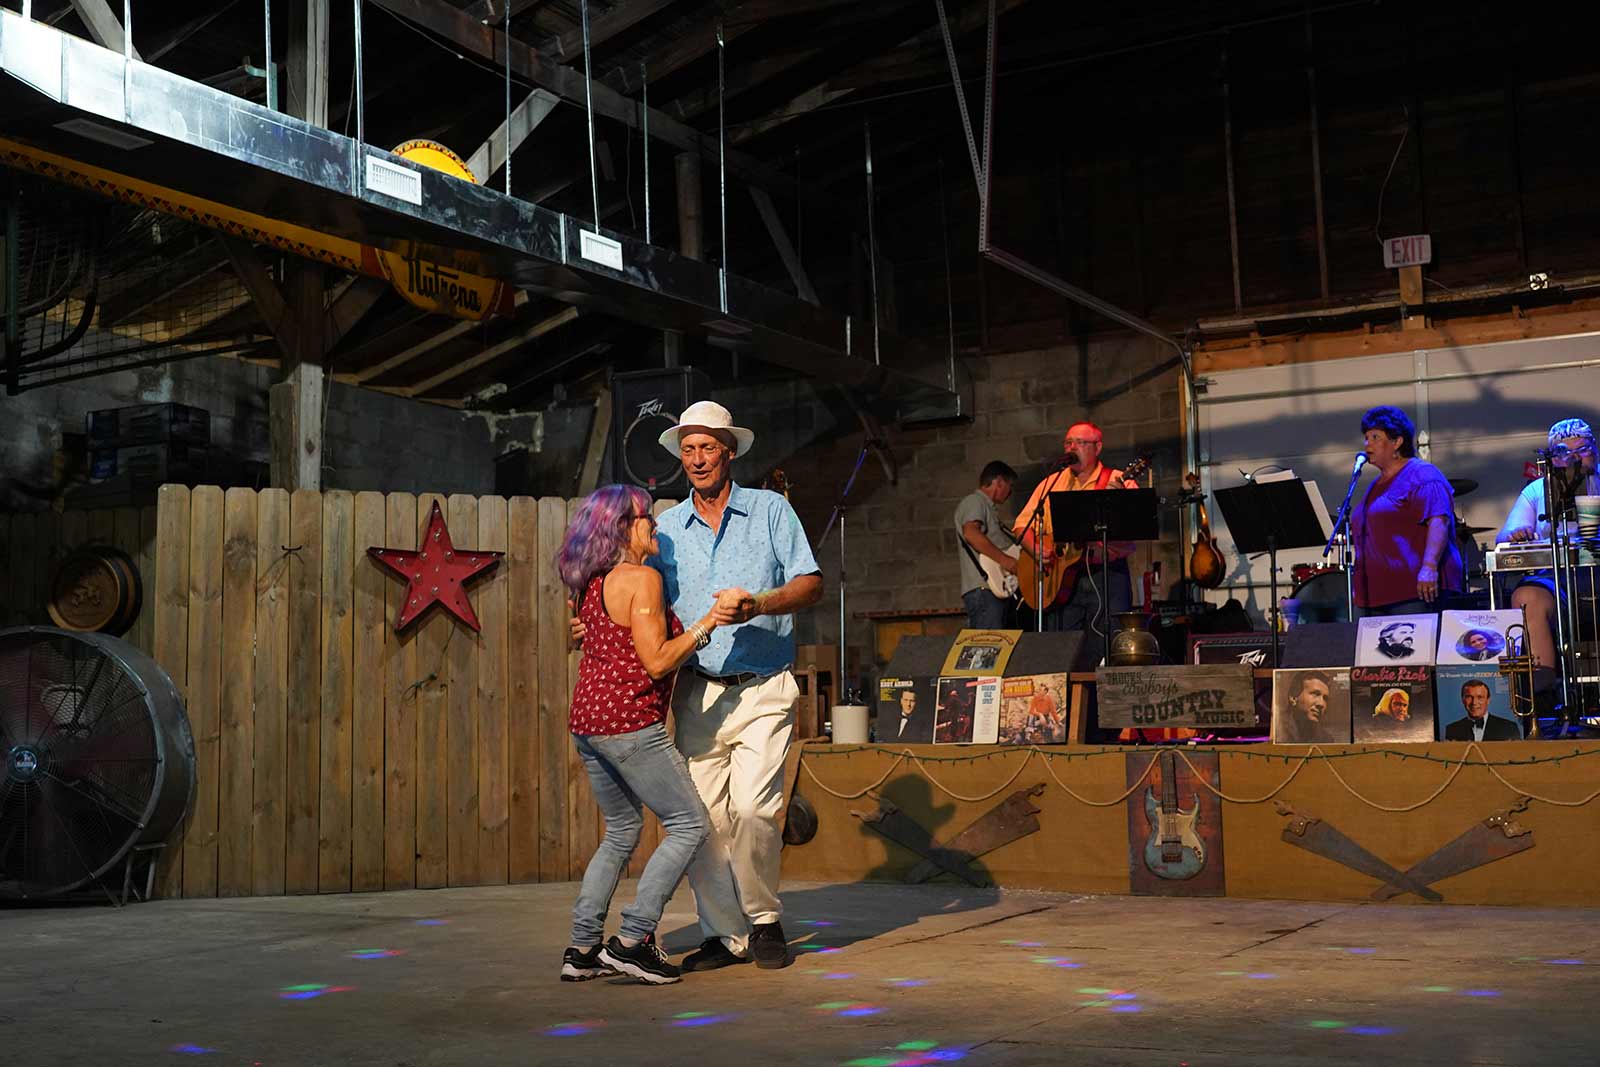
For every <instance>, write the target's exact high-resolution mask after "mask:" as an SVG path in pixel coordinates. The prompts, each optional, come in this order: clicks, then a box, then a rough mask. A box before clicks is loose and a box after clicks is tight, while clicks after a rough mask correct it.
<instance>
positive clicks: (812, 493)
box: [789, 337, 1183, 681]
mask: <svg viewBox="0 0 1600 1067" xmlns="http://www.w3.org/2000/svg"><path fill="white" fill-rule="evenodd" d="M1083 357H1086V358H1087V360H1088V365H1089V368H1090V373H1089V376H1088V390H1087V391H1086V392H1085V391H1083V390H1081V388H1080V359H1081V358H1083ZM1172 358H1173V353H1172V351H1171V350H1170V349H1165V348H1162V347H1161V346H1159V345H1157V344H1156V343H1154V342H1152V341H1147V340H1145V339H1143V338H1131V337H1118V338H1107V339H1103V340H1096V341H1094V342H1092V343H1090V344H1089V345H1088V348H1087V351H1086V352H1085V351H1084V350H1082V349H1080V348H1079V347H1078V346H1077V345H1070V344H1069V345H1063V346H1060V347H1052V348H1045V349H1036V350H1030V351H1022V352H1010V353H1003V354H996V355H989V356H985V357H981V358H977V359H973V360H971V361H969V366H970V367H971V369H972V372H973V376H974V378H975V399H976V404H975V408H976V414H975V416H974V418H973V419H972V421H971V422H970V423H967V424H960V425H955V426H946V427H939V428H930V429H911V430H891V431H890V433H889V436H890V451H891V452H892V454H893V456H894V459H895V461H896V464H897V467H898V477H897V479H896V481H895V483H894V484H891V483H890V481H889V479H888V477H887V475H886V473H885V470H884V468H883V465H882V464H881V463H880V462H879V461H878V459H877V458H876V457H875V456H872V455H869V456H868V458H867V460H866V462H865V464H864V465H863V467H862V470H861V476H860V477H859V478H858V479H857V483H856V488H855V490H854V492H853V493H852V494H851V498H850V500H849V502H848V511H847V513H846V527H845V528H846V538H847V540H846V561H845V562H846V567H847V577H848V579H849V586H848V596H847V608H848V612H849V615H850V616H851V617H850V618H849V619H848V620H847V625H848V629H849V633H848V641H847V644H848V645H849V647H850V649H851V661H852V663H853V664H855V665H856V666H855V667H854V668H853V669H852V673H854V674H856V675H857V676H859V674H860V668H861V665H866V666H868V667H870V665H871V664H872V662H873V656H872V642H873V627H872V623H871V622H870V621H868V620H865V619H858V618H855V617H854V616H855V614H856V613H857V612H866V611H885V610H895V611H908V610H918V609H926V608H958V607H960V604H961V590H960V588H959V586H960V580H959V574H958V570H957V553H958V552H959V551H960V547H959V546H958V544H957V540H956V531H955V527H954V522H953V519H954V513H955V507H956V503H957V502H958V501H959V500H960V499H961V497H963V496H964V495H966V494H967V493H968V492H970V491H971V490H972V489H973V488H975V487H976V485H977V480H978V472H979V471H980V470H981V469H982V468H983V465H984V464H985V463H987V462H988V461H990V460H992V459H999V460H1004V461H1005V462H1007V463H1009V464H1011V466H1012V467H1014V468H1016V470H1017V472H1018V474H1019V476H1020V481H1019V483H1018V485H1017V488H1016V491H1015V493H1014V494H1013V496H1012V499H1011V500H1010V501H1009V502H1008V503H1007V504H1006V505H1005V506H1003V507H1002V508H1001V512H1002V518H1004V519H1006V520H1008V521H1009V520H1010V519H1011V518H1012V517H1014V516H1015V514H1016V512H1017V509H1018V508H1020V507H1021V506H1022V505H1023V504H1024V503H1025V502H1026V500H1027V494H1028V492H1029V491H1031V489H1032V488H1033V486H1034V485H1035V484H1037V482H1038V480H1039V479H1040V477H1042V475H1043V473H1044V471H1045V468H1046V465H1047V464H1048V463H1049V462H1051V461H1052V460H1054V459H1055V458H1056V457H1058V456H1059V455H1060V454H1061V438H1062V436H1063V434H1064V432H1065V431H1066V428H1067V427H1068V426H1070V425H1071V424H1072V423H1074V422H1076V421H1078V420H1080V419H1085V418H1087V419H1091V420H1093V421H1094V422H1096V423H1097V424H1099V425H1100V426H1101V428H1102V429H1103V430H1104V431H1105V440H1106V449H1105V457H1106V458H1107V459H1108V460H1109V461H1111V462H1112V463H1114V464H1116V465H1117V466H1124V465H1126V464H1127V463H1129V462H1131V461H1132V460H1133V459H1134V458H1135V457H1136V456H1137V455H1139V454H1140V453H1142V452H1149V453H1151V455H1152V461H1153V463H1154V465H1155V473H1156V488H1157V490H1158V491H1159V492H1160V493H1161V495H1163V496H1168V497H1170V496H1173V495H1174V494H1175V493H1176V492H1177V489H1178V485H1179V483H1180V480H1181V477H1182V473H1183V472H1182V470H1181V469H1180V467H1181V463H1182V460H1183V447H1182V438H1181V435H1180V429H1179V425H1180V424H1179V418H1178V375H1179V371H1178V369H1177V368H1176V366H1172V367H1168V368H1166V369H1161V368H1162V367H1163V365H1164V364H1166V363H1168V362H1169V361H1170V360H1171V359H1172ZM863 437H864V434H863V433H862V432H861V431H848V430H847V432H844V433H843V434H842V435H839V436H836V437H833V438H832V439H830V440H826V441H823V442H818V443H815V444H813V445H812V447H811V448H809V449H808V450H806V451H805V452H804V453H802V454H801V455H800V456H798V457H796V459H795V460H793V461H791V463H790V465H789V467H790V470H789V474H790V477H791V479H792V480H793V481H794V482H795V483H796V485H797V488H796V491H795V494H794V498H793V499H794V503H795V506H796V508H797V510H798V511H799V512H800V515H801V518H802V520H803V521H804V522H805V524H806V529H807V531H808V532H809V533H810V534H811V536H812V537H813V539H815V538H816V537H817V536H818V535H820V534H821V532H822V528H823V524H824V523H825V522H826V521H827V518H828V514H829V511H830V509H831V508H832V506H833V502H834V499H835V498H836V496H837V494H838V492H839V490H840V489H841V488H842V487H843V485H844V483H845V481H846V479H847V478H848V477H849V474H850V470H851V467H852V466H853V464H854V462H855V459H856V455H857V453H858V450H859V449H860V447H861V443H862V440H863ZM1161 518H1162V535H1163V540H1162V541H1161V542H1159V543H1156V544H1153V545H1150V546H1147V548H1146V549H1145V551H1143V552H1141V554H1140V555H1138V556H1136V557H1135V562H1134V580H1135V597H1136V598H1137V596H1138V580H1139V574H1140V572H1142V571H1143V570H1144V569H1145V566H1146V565H1147V561H1148V560H1149V559H1151V558H1155V559H1160V560H1162V570H1163V577H1164V579H1165V580H1166V582H1167V583H1168V585H1169V586H1170V584H1171V583H1172V582H1173V581H1174V580H1175V579H1176V578H1177V577H1178V561H1179V558H1180V553H1179V545H1178V516H1177V512H1176V511H1175V510H1163V511H1162V513H1161ZM818 557H819V562H820V563H821V565H822V569H823V574H824V576H825V577H826V580H827V592H826V594H825V596H824V600H823V602H822V603H821V604H820V605H818V606H817V607H816V608H815V609H814V610H813V611H811V612H809V613H807V615H806V616H804V617H803V618H802V619H800V620H799V622H798V625H797V629H798V631H799V633H800V636H801V639H802V640H816V641H822V642H829V643H832V642H834V641H836V640H837V637H838V632H839V621H838V620H839V602H838V588H839V587H838V577H839V538H838V532H837V530H835V531H834V532H833V533H831V534H830V535H829V537H828V539H827V541H826V542H825V543H823V544H821V545H820V546H818ZM854 680H855V679H852V681H854Z"/></svg>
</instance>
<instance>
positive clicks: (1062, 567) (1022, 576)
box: [982, 453, 1150, 611]
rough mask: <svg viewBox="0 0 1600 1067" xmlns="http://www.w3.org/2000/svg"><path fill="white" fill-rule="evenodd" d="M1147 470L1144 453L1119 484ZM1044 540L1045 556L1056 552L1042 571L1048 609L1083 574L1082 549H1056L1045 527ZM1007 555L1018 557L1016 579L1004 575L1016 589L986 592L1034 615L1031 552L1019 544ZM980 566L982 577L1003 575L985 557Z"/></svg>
mask: <svg viewBox="0 0 1600 1067" xmlns="http://www.w3.org/2000/svg"><path fill="white" fill-rule="evenodd" d="M1149 469H1150V455H1149V453H1146V454H1144V455H1142V456H1140V457H1139V458H1138V459H1136V460H1134V461H1133V462H1132V463H1130V464H1128V468H1127V470H1125V471H1123V472H1122V478H1121V481H1123V482H1131V481H1137V480H1138V479H1139V478H1142V477H1144V475H1145V472H1146V471H1148V470H1149ZM1043 540H1044V547H1045V552H1046V554H1048V553H1050V552H1052V551H1053V552H1055V559H1054V560H1053V561H1052V562H1051V564H1050V566H1049V567H1047V568H1045V572H1044V589H1043V592H1044V597H1043V602H1044V604H1045V605H1046V606H1049V605H1051V604H1054V603H1055V602H1056V600H1057V599H1058V598H1060V597H1062V596H1071V595H1072V587H1073V584H1074V583H1076V582H1077V580H1078V574H1079V573H1080V572H1081V571H1082V570H1083V564H1084V558H1083V556H1084V546H1083V545H1075V544H1066V545H1061V546H1059V548H1058V547H1057V546H1056V545H1055V543H1054V540H1053V539H1052V538H1051V537H1050V533H1049V527H1048V526H1046V528H1045V535H1044V538H1043ZM1007 555H1012V556H1016V557H1017V573H1016V575H1015V576H1014V577H1013V576H1011V575H1005V576H1006V577H1007V578H1011V581H1012V583H1014V584H1015V586H1016V588H1015V590H1014V591H1013V592H1009V593H1000V592H996V591H995V587H994V583H993V582H990V583H989V591H990V592H992V593H994V594H995V596H1016V595H1019V594H1020V595H1021V597H1022V602H1023V603H1024V604H1027V605H1028V607H1030V608H1033V609H1034V610H1035V611H1037V610H1039V605H1038V604H1036V603H1034V600H1035V599H1036V598H1037V594H1038V593H1039V591H1040V590H1039V585H1038V579H1037V577H1036V575H1035V569H1034V555H1033V552H1032V551H1031V550H1029V549H1027V548H1025V547H1023V546H1022V545H1020V544H1019V545H1014V546H1012V548H1010V549H1009V550H1007ZM982 562H983V563H984V564H986V566H985V567H984V574H985V575H988V574H989V573H990V570H989V568H991V567H992V568H994V573H997V574H1004V573H1005V572H1004V571H1001V570H1000V566H999V564H997V563H995V562H994V561H993V560H991V559H989V558H988V557H984V558H983V561H982Z"/></svg>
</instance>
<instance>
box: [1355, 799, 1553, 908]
mask: <svg viewBox="0 0 1600 1067" xmlns="http://www.w3.org/2000/svg"><path fill="white" fill-rule="evenodd" d="M1527 810H1528V798H1527V797H1521V798H1520V799H1518V800H1517V802H1516V803H1515V804H1513V805H1511V806H1510V807H1509V808H1501V809H1500V810H1498V811H1496V812H1494V813H1493V814H1492V815H1490V816H1489V817H1488V818H1486V819H1484V820H1482V821H1481V822H1477V823H1474V824H1473V825H1472V826H1471V827H1469V828H1468V829H1467V830H1466V832H1465V833H1463V834H1462V835H1461V836H1460V837H1458V838H1456V839H1455V840H1454V841H1452V842H1450V843H1449V844H1448V845H1443V846H1441V847H1440V848H1439V849H1438V850H1437V851H1435V852H1434V853H1433V855H1431V856H1429V857H1427V858H1426V859H1422V860H1419V861H1417V863H1416V864H1415V865H1414V866H1413V867H1412V868H1411V869H1410V870H1408V871H1406V877H1407V878H1410V879H1411V880H1412V881H1414V882H1418V883H1420V884H1422V885H1432V884H1433V883H1434V882H1442V881H1443V880H1444V879H1446V878H1451V877H1454V876H1455V875H1458V874H1463V873H1465V872H1467V871H1470V870H1472V869H1473V868H1475V867H1482V866H1483V865H1484V864H1486V863H1493V862H1494V861H1495V860H1499V859H1505V858H1506V857H1507V856H1514V855H1516V854H1517V853H1518V852H1525V851H1526V850H1528V849H1530V848H1532V847H1533V845H1534V841H1533V831H1532V830H1531V829H1529V828H1528V827H1526V826H1523V825H1522V824H1521V823H1519V822H1518V821H1517V820H1516V816H1517V815H1519V814H1521V813H1522V812H1524V811H1527ZM1403 892H1405V890H1404V889H1402V888H1400V887H1398V886H1395V885H1393V884H1386V885H1381V886H1379V887H1378V888H1377V889H1374V890H1373V891H1372V899H1373V900H1392V899H1393V898H1395V897H1397V896H1399V895H1400V894H1401V893H1403Z"/></svg>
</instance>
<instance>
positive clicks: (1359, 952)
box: [1345, 948, 1378, 956]
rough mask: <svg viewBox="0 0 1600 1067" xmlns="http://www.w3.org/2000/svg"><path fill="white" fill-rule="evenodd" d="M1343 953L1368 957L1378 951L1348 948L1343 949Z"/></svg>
mask: <svg viewBox="0 0 1600 1067" xmlns="http://www.w3.org/2000/svg"><path fill="white" fill-rule="evenodd" d="M1345 951H1346V952H1349V953H1351V954H1352V955H1355V956H1370V955H1372V954H1373V953H1374V952H1376V951H1378V950H1377V949H1375V948H1349V949H1345Z"/></svg>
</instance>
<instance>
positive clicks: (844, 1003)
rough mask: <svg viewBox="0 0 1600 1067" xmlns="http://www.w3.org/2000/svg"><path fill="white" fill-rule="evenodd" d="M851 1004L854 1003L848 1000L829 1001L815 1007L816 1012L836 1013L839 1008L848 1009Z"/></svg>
mask: <svg viewBox="0 0 1600 1067" xmlns="http://www.w3.org/2000/svg"><path fill="white" fill-rule="evenodd" d="M853 1003H854V1001H849V1000H829V1001H824V1002H823V1003H821V1004H818V1005H817V1010H818V1011H838V1010H839V1009H840V1008H848V1007H849V1006H850V1005H851V1004H853Z"/></svg>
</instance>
